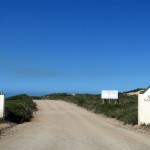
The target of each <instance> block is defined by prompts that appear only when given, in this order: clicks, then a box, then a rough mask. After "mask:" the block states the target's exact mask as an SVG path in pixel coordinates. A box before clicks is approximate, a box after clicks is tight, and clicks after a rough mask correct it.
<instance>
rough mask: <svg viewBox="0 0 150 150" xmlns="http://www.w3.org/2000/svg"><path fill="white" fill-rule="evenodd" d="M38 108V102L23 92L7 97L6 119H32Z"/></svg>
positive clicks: (12, 120) (13, 120) (17, 120)
mask: <svg viewBox="0 0 150 150" xmlns="http://www.w3.org/2000/svg"><path fill="white" fill-rule="evenodd" d="M36 109H37V108H36V104H35V103H34V102H33V101H32V99H31V97H30V96H28V95H25V94H22V95H17V96H13V97H10V98H7V99H6V101H5V120H8V121H11V122H15V123H22V122H25V121H30V119H31V118H32V116H33V112H34V111H35V110H36Z"/></svg>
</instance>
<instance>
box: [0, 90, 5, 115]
mask: <svg viewBox="0 0 150 150" xmlns="http://www.w3.org/2000/svg"><path fill="white" fill-rule="evenodd" d="M4 105H5V95H4V94H3V93H2V92H1V93H0V118H3V117H4V109H5V107H4Z"/></svg>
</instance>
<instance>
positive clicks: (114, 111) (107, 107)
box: [45, 93, 138, 125]
mask: <svg viewBox="0 0 150 150" xmlns="http://www.w3.org/2000/svg"><path fill="white" fill-rule="evenodd" d="M45 98H47V99H55V100H57V99H62V100H65V101H68V102H72V103H75V104H77V105H79V106H82V107H84V108H86V109H88V110H91V111H93V112H95V113H100V114H104V115H106V116H108V117H111V118H116V119H118V120H121V121H123V122H124V123H125V124H132V125H136V124H137V123H138V112H137V101H138V98H137V96H127V95H125V94H123V93H120V94H119V104H115V103H114V101H112V102H111V104H108V102H106V103H105V104H103V103H102V100H101V95H92V94H77V95H75V96H72V95H67V94H65V93H62V94H50V95H47V96H46V97H45Z"/></svg>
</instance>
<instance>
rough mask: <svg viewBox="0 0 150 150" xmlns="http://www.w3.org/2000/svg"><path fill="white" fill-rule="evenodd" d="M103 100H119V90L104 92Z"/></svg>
mask: <svg viewBox="0 0 150 150" xmlns="http://www.w3.org/2000/svg"><path fill="white" fill-rule="evenodd" d="M101 99H115V100H116V99H118V91H117V90H102V92H101Z"/></svg>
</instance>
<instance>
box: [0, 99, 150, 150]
mask: <svg viewBox="0 0 150 150" xmlns="http://www.w3.org/2000/svg"><path fill="white" fill-rule="evenodd" d="M35 102H36V103H37V104H38V107H39V111H38V112H37V113H36V114H35V118H34V119H33V120H32V122H29V123H25V124H23V125H22V128H23V130H21V131H20V132H16V133H15V134H14V135H13V136H4V137H3V138H1V139H0V150H149V149H150V135H148V134H143V133H139V132H136V131H132V130H128V129H124V128H121V127H117V126H115V125H114V124H111V123H108V122H107V121H106V119H105V118H103V117H101V116H99V115H96V114H94V113H91V112H89V111H86V110H85V109H82V108H80V107H77V106H75V105H74V104H70V103H67V102H64V101H52V100H40V101H35Z"/></svg>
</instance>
